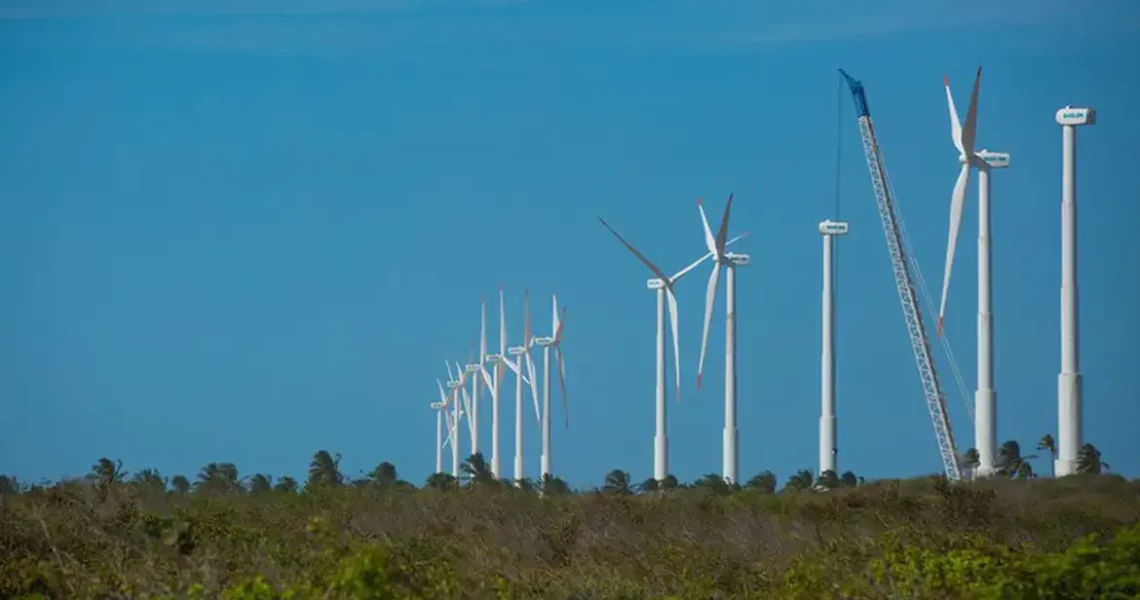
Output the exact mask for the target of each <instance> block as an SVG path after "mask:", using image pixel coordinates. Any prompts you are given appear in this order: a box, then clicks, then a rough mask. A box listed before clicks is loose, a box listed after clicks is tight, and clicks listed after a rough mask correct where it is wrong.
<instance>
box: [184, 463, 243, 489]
mask: <svg viewBox="0 0 1140 600" xmlns="http://www.w3.org/2000/svg"><path fill="white" fill-rule="evenodd" d="M194 487H195V489H196V490H202V491H206V492H212V493H218V494H231V493H235V492H240V491H244V488H242V485H241V479H240V478H239V477H238V468H237V465H235V464H233V463H209V464H207V465H206V466H204V467H202V470H201V471H200V472H199V473H198V481H197V482H196V483H195V484H194Z"/></svg>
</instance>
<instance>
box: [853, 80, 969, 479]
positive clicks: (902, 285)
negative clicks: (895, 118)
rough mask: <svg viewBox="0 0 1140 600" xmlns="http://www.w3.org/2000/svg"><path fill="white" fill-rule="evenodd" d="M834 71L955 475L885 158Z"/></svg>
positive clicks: (866, 114) (859, 96)
mask: <svg viewBox="0 0 1140 600" xmlns="http://www.w3.org/2000/svg"><path fill="white" fill-rule="evenodd" d="M839 73H840V75H842V76H843V78H844V79H846V80H847V86H848V87H849V88H851V96H852V97H853V98H854V100H855V114H856V117H857V118H858V119H859V134H860V136H861V137H862V138H863V153H864V155H866V158H867V169H868V170H869V171H870V173H871V186H872V188H874V191H875V198H876V200H877V203H878V207H879V220H880V221H881V222H882V224H883V233H884V234H885V235H886V238H887V249H888V250H889V251H890V255H891V267H892V269H893V271H894V275H895V286H896V287H897V288H898V294H899V303H900V304H902V312H903V318H904V319H905V320H906V329H907V333H908V334H909V337H910V346H911V350H912V351H913V352H914V360H915V362H916V363H917V365H918V374H919V377H921V379H922V389H923V392H924V394H925V395H926V406H927V408H928V409H930V418H931V421H933V423H934V436H935V438H937V441H938V452H939V454H940V455H941V457H942V468H943V470H944V471H945V473H946V477H947V479H949V480H951V481H958V480H960V479H961V470H960V468H959V466H958V449H957V446H956V445H955V444H954V432H953V430H952V429H951V428H950V419H949V417H948V416H947V414H946V397H945V396H944V395H943V393H942V384H941V383H940V382H939V380H938V371H937V370H936V369H935V368H934V356H933V354H932V353H931V351H930V337H929V336H928V335H927V334H926V327H925V325H924V324H923V321H922V310H921V309H920V308H919V304H918V296H917V294H916V293H915V286H914V278H912V277H911V273H910V263H909V262H908V260H907V249H906V248H905V247H904V244H903V239H902V235H901V233H900V230H899V220H898V218H897V214H896V211H895V203H894V198H893V191H892V188H891V184H890V180H889V179H888V178H887V168H886V163H885V162H884V161H883V155H882V153H881V152H880V151H879V144H878V141H877V140H876V138H875V126H874V123H872V121H871V111H870V109H869V108H868V106H867V95H866V93H865V92H864V90H863V84H862V83H861V82H860V81H858V80H856V79H854V78H852V77H851V76H850V75H848V74H847V73H846V72H844V71H843V69H840V70H839Z"/></svg>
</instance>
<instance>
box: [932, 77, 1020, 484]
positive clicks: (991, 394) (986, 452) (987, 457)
mask: <svg viewBox="0 0 1140 600" xmlns="http://www.w3.org/2000/svg"><path fill="white" fill-rule="evenodd" d="M981 79H982V68H981V67H978V72H977V75H976V76H975V77H974V91H973V93H971V95H970V106H969V108H968V109H967V110H966V123H965V125H964V126H963V125H961V124H959V122H958V111H957V109H956V108H955V107H954V96H953V95H952V94H951V93H950V81H949V80H948V79H944V81H943V83H944V85H945V86H946V103H947V105H948V107H949V110H950V134H951V138H952V140H953V142H954V146H955V147H956V148H957V149H958V161H959V162H961V163H962V169H961V171H959V173H958V181H957V182H956V183H955V184H954V195H953V196H952V197H951V200H950V238H949V241H948V243H947V247H946V271H945V274H944V275H943V280H942V303H941V305H940V307H939V311H938V335H940V336H941V335H942V324H943V320H944V317H945V313H946V299H947V293H948V290H949V288H950V271H951V269H952V267H953V263H954V249H955V246H956V244H957V239H958V231H959V228H960V227H961V223H962V211H963V209H964V208H965V200H966V186H967V184H968V183H969V179H970V169H971V167H972V168H975V169H977V170H978V339H977V342H978V385H977V390H976V391H975V392H974V413H975V420H974V446H975V448H976V449H977V451H978V468H977V471H976V475H977V476H980V477H989V476H992V475H993V474H994V462H995V461H994V458H995V457H994V453H995V450H996V448H997V412H996V406H997V392H995V391H994V389H993V388H994V359H993V348H994V344H993V308H992V298H993V296H992V292H991V286H992V283H993V277H992V275H991V269H990V267H991V265H992V264H993V261H992V258H991V252H990V170H991V169H1004V168H1006V167H1008V166H1009V154H1006V153H1002V152H989V151H987V150H981V151H978V152H975V151H974V143H975V141H976V139H977V124H978V120H977V109H978V89H979V87H980V84H981Z"/></svg>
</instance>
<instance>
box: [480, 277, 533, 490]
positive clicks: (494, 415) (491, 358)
mask: <svg viewBox="0 0 1140 600" xmlns="http://www.w3.org/2000/svg"><path fill="white" fill-rule="evenodd" d="M483 312H484V319H483V330H484V333H485V331H486V302H484V311H483ZM481 343H482V345H483V347H484V348H485V347H486V335H483V341H482V342H481ZM519 354H522V352H521V351H520V352H519ZM486 357H487V358H486V361H485V362H488V363H491V364H492V365H494V374H493V375H492V374H490V373H488V372H487V369H485V368H484V369H482V374H483V382H484V383H485V384H486V385H487V389H489V390H491V472H492V473H493V474H494V475H495V478H496V479H498V478H499V477H500V458H499V391H500V387H501V383H502V379H503V368H504V367H507V368H510V369H511V370H512V371H514V372H515V374H516V376H517V379H518V382H517V384H516V386H515V394H516V398H515V412H516V416H515V421H516V423H515V436H516V438H517V439H516V442H515V445H516V448H515V450H516V458H515V461H516V470H521V469H518V468H517V467H518V465H519V464H520V463H519V461H520V455H521V451H519V448H518V445H519V441H518V440H521V438H522V432H521V430H522V425H521V423H522V416H521V415H522V383H523V381H524V380H525V378H524V377H523V376H522V372H521V371H520V370H519V365H517V364H515V363H514V362H513V361H511V359H510V358H509V357H508V356H507V320H506V310H505V308H504V306H503V286H501V285H500V286H499V352H498V353H496V354H487V355H486ZM531 386H532V387H531V392H532V394H533V391H534V389H533V386H534V383H533V382H531ZM535 411H536V415H537V411H538V404H537V401H536V402H535Z"/></svg>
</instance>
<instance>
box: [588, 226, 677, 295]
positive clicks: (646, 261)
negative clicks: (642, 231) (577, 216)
mask: <svg viewBox="0 0 1140 600" xmlns="http://www.w3.org/2000/svg"><path fill="white" fill-rule="evenodd" d="M598 220H599V221H601V222H602V225H605V227H606V229H609V230H610V233H612V234H614V237H616V238H617V239H618V241H619V242H621V243H622V245H624V246H625V247H626V248H628V249H629V251H630V252H632V253H633V255H634V256H636V257H637V259H638V260H640V261H641V262H642V263H643V264H644V265H645V266H647V267H649V270H650V271H652V272H653V275H654V276H655V277H657V278H658V279H660V280H661V281H662V282H665V283H668V282H669V278H668V277H666V276H665V273H664V272H662V271H661V269H658V268H657V265H655V264H653V262H652V261H650V260H649V259H648V258H646V257H645V255H644V254H642V253H641V252H638V250H637V248H634V247H633V244H630V243H629V242H627V241H625V238H623V237H621V234H619V233H618V232H617V231H614V228H613V227H610V224H609V223H606V220H605V219H603V218H601V217H598Z"/></svg>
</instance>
